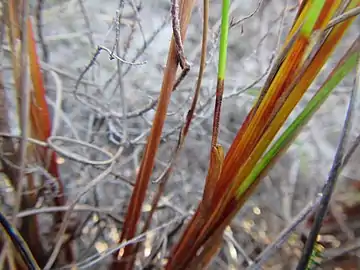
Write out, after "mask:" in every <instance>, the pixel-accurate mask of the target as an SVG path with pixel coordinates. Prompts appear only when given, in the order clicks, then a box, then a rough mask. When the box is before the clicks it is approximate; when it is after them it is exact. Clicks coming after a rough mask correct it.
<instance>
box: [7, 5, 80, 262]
mask: <svg viewBox="0 0 360 270" xmlns="http://www.w3.org/2000/svg"><path fill="white" fill-rule="evenodd" d="M26 5H28V3H27V2H26V1H12V0H9V1H8V2H7V5H6V6H5V7H4V8H5V10H6V11H7V12H6V16H5V22H6V27H7V30H8V43H9V45H10V48H11V63H12V71H13V79H14V84H15V89H16V97H17V100H18V104H17V107H18V115H19V118H20V123H21V126H20V128H21V132H22V137H23V138H27V137H29V136H31V137H33V138H36V139H38V140H41V141H46V140H47V138H48V137H49V136H50V133H51V119H50V114H49V111H48V107H47V103H46V101H45V95H46V92H45V87H44V83H43V77H42V74H41V71H40V65H39V58H38V55H37V50H36V42H35V38H34V32H33V26H32V21H31V18H30V17H29V16H24V15H22V13H21V12H20V11H21V9H20V11H19V9H18V7H19V6H20V7H26ZM23 9H24V8H23ZM19 22H23V23H19ZM20 35H22V36H20ZM22 59H26V61H23V62H21V61H22ZM27 77H29V79H30V83H28V84H24V83H21V82H22V81H24V80H25V79H26V78H27ZM26 95H28V96H29V98H28V99H26V98H25V96H26ZM2 102H4V103H5V102H6V101H5V99H4V100H3V101H2ZM27 108H28V109H29V111H28V109H27ZM3 118H4V119H6V121H8V119H9V118H8V117H3ZM23 141H24V146H25V148H26V152H25V153H26V156H25V157H21V153H20V152H19V151H18V150H16V148H15V147H14V146H13V145H12V141H11V140H6V143H5V146H6V149H4V148H3V150H7V151H6V152H10V153H11V155H10V157H9V161H10V162H11V163H13V164H16V165H17V166H20V168H22V169H20V170H19V169H18V168H15V167H13V166H11V165H9V164H8V163H7V162H5V161H4V160H2V163H3V167H4V172H5V174H6V175H7V177H8V179H9V180H10V182H11V183H12V185H13V186H14V187H15V190H16V192H18V194H20V197H19V200H18V203H17V204H18V205H19V207H20V209H18V210H25V209H28V208H33V207H34V206H35V204H36V201H37V196H38V194H37V193H36V191H35V190H36V186H35V183H34V179H33V177H32V175H31V174H27V175H25V174H24V168H25V167H26V166H27V163H26V162H38V163H39V164H41V165H42V166H44V167H45V168H46V169H47V171H48V172H49V173H50V174H51V175H52V176H53V177H54V179H57V187H58V194H56V196H54V198H55V199H54V204H55V205H56V206H62V205H65V199H64V197H63V186H62V182H61V181H60V179H59V175H58V168H57V163H56V155H55V153H53V152H51V151H50V150H48V149H44V148H43V147H40V146H34V145H32V144H28V143H27V142H26V139H25V140H24V139H23ZM3 147H4V146H3ZM21 160H23V164H24V166H23V167H21V165H18V164H21ZM21 172H23V173H21ZM22 175H23V176H25V178H24V177H23V176H22ZM23 178H24V179H25V180H26V181H27V185H26V186H27V190H26V192H25V194H23V192H21V189H22V186H23V185H22V184H21V183H20V182H21V181H22V180H21V179H23ZM43 181H46V179H45V178H44V179H43ZM20 184H21V187H20V188H18V185H20ZM17 212H18V211H15V212H14V215H15V216H16V213H17ZM13 219H14V218H13ZM15 219H16V218H15ZM15 219H14V220H15ZM61 219H62V214H61V213H55V214H54V222H55V224H56V223H58V222H60V221H61ZM20 233H21V234H22V236H23V238H24V239H25V240H26V242H27V244H28V246H29V248H30V250H31V251H32V252H33V253H34V257H35V259H36V260H37V262H38V263H39V265H40V266H42V265H45V263H46V261H47V255H46V252H45V251H44V248H43V246H42V243H41V240H40V232H39V224H38V221H37V217H36V215H34V216H29V217H26V218H23V220H22V225H21V228H20ZM64 252H65V255H66V256H65V258H66V259H65V261H64V263H67V262H71V261H72V260H73V253H72V248H71V246H70V243H69V244H68V245H66V246H65V248H64Z"/></svg>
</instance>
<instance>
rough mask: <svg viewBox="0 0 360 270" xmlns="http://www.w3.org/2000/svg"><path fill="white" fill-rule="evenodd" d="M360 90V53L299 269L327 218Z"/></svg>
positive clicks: (304, 265) (304, 263)
mask: <svg viewBox="0 0 360 270" xmlns="http://www.w3.org/2000/svg"><path fill="white" fill-rule="evenodd" d="M359 90H360V55H359V56H358V65H357V72H356V76H355V83H354V87H353V90H352V93H351V97H350V101H349V105H348V110H347V112H346V118H345V122H344V127H343V129H342V132H341V136H340V142H339V145H338V147H337V150H336V153H335V157H334V161H333V165H332V167H331V170H330V173H329V177H328V180H327V181H326V183H325V186H324V188H323V191H322V194H323V197H322V199H321V202H320V206H319V209H318V211H317V212H316V215H315V220H314V223H313V225H312V228H311V231H310V233H309V236H308V238H307V241H306V243H305V247H304V251H303V254H302V256H301V258H300V260H299V263H298V265H297V268H296V269H297V270H302V269H305V268H306V267H307V265H308V263H309V260H310V257H311V254H312V251H313V248H314V245H315V243H316V239H317V236H318V234H319V231H320V228H321V225H322V222H323V220H324V218H325V215H326V213H327V210H328V205H329V203H330V199H331V196H332V194H333V191H334V189H335V185H336V182H337V179H338V175H339V172H340V170H341V168H342V162H343V158H344V152H345V147H346V144H347V142H348V137H349V132H350V129H351V124H352V120H353V119H352V115H353V111H354V108H355V102H356V96H357V92H358V91H359Z"/></svg>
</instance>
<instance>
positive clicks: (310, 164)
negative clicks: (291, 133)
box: [7, 0, 360, 269]
mask: <svg viewBox="0 0 360 270" xmlns="http://www.w3.org/2000/svg"><path fill="white" fill-rule="evenodd" d="M32 2H36V1H32ZM118 2H119V1H114V0H112V1H109V0H102V1H99V0H86V1H82V2H80V0H69V1H50V0H48V1H45V6H44V10H43V35H44V42H45V44H46V45H47V50H48V52H49V60H48V62H47V63H43V67H44V70H46V71H50V70H52V71H53V72H54V73H55V75H51V74H50V73H49V72H47V73H46V76H47V89H48V100H49V104H50V107H51V108H54V104H55V103H56V97H57V95H58V94H59V89H61V90H62V98H61V99H62V104H61V111H56V110H53V115H56V114H57V115H59V117H60V123H59V125H60V126H59V128H58V129H57V131H56V135H58V136H65V137H69V138H73V139H76V140H81V141H85V142H88V143H90V144H93V145H96V146H98V147H100V148H102V149H104V150H105V151H108V152H110V153H112V154H115V153H116V151H117V150H118V148H119V147H120V146H124V147H125V149H124V151H123V153H122V155H121V156H120V158H119V159H118V161H117V162H116V164H115V166H114V168H113V170H112V173H110V174H108V175H107V176H106V177H105V178H104V179H103V180H102V181H101V182H100V183H99V184H98V185H96V187H95V188H94V189H92V190H91V191H89V192H88V193H87V194H86V195H85V196H83V197H82V198H81V200H80V202H79V204H80V206H78V208H80V209H81V208H84V207H85V206H86V205H90V206H93V207H96V208H98V212H90V211H79V212H76V215H77V217H78V218H79V219H80V220H81V221H82V229H80V231H81V236H80V237H79V240H78V241H77V247H78V252H79V254H80V259H81V260H83V259H86V258H87V257H89V256H91V255H94V254H97V253H98V252H102V251H104V250H105V249H107V248H109V247H110V246H112V245H113V244H115V242H116V240H117V238H118V233H119V228H121V219H122V218H123V216H124V213H125V210H126V204H127V202H128V199H129V197H130V194H131V190H132V186H131V183H133V182H134V180H135V175H136V170H137V168H138V167H139V164H140V161H141V154H142V151H143V147H144V144H145V142H146V138H147V135H148V134H149V130H150V127H151V121H152V117H153V115H154V109H155V108H156V107H154V108H153V109H151V108H150V107H149V104H151V103H152V102H153V101H154V100H156V98H157V97H158V94H159V90H160V86H161V79H162V72H163V69H164V64H165V62H166V56H167V50H168V45H169V41H170V37H171V25H170V20H169V8H170V0H167V1H165V0H152V1H146V0H145V1H141V5H140V1H135V0H129V1H125V6H124V9H123V11H121V12H122V20H121V22H122V23H121V25H120V37H119V44H120V55H121V56H122V57H123V58H125V59H126V60H127V61H131V62H132V61H134V62H142V61H146V64H144V65H137V66H129V65H127V64H121V65H120V66H121V71H120V72H121V73H122V74H121V79H120V80H119V77H118V72H119V71H118V70H117V63H116V60H112V61H111V60H109V55H108V54H107V53H106V52H105V51H102V52H101V54H100V55H99V57H98V58H97V59H96V63H95V64H94V65H93V66H92V67H91V68H90V69H89V71H88V72H87V73H86V74H85V75H84V77H83V79H82V81H80V84H79V87H78V89H77V93H79V94H81V97H83V98H84V97H87V98H84V99H83V101H80V100H78V99H77V98H76V96H75V95H74V93H75V87H74V86H75V84H76V81H77V80H78V78H79V76H80V74H81V73H82V72H83V71H84V69H85V67H86V66H87V65H88V64H89V62H90V60H91V59H92V57H93V55H94V52H95V50H96V46H98V45H103V46H106V47H107V48H109V49H111V48H112V46H113V45H114V43H115V27H113V28H112V29H110V28H111V26H112V25H113V19H114V16H115V15H116V12H117V10H118V7H119V3H118ZM210 2H211V4H210V6H211V20H210V25H211V29H210V32H209V37H210V41H209V46H208V48H209V53H208V58H207V61H208V64H207V68H206V73H205V78H204V80H203V85H202V91H201V97H200V101H199V104H198V106H197V108H198V111H197V113H196V118H195V119H194V121H193V124H192V128H191V131H190V133H189V136H188V138H187V140H186V144H185V149H184V150H183V151H182V154H181V157H180V158H179V160H178V162H177V165H176V170H175V171H174V172H173V175H172V176H171V179H170V181H169V184H168V186H167V190H166V193H165V196H164V197H163V199H162V200H161V203H160V208H159V210H158V211H157V212H156V214H155V216H154V220H153V224H152V227H154V228H155V227H157V226H160V225H162V224H164V223H166V222H169V221H170V220H172V219H174V218H176V217H178V216H180V215H184V214H189V213H192V211H193V210H194V209H195V207H196V205H197V202H198V201H199V199H200V198H201V193H202V187H203V183H204V179H205V174H206V171H207V166H208V155H209V145H210V139H211V124H212V110H213V101H214V99H213V97H214V94H215V86H216V63H217V44H218V43H217V39H216V38H217V30H218V26H219V23H220V8H221V1H219V0H217V1H210ZM296 2H297V1H286V0H273V1H270V0H264V1H242V0H234V1H232V9H231V10H232V13H231V16H232V17H233V18H234V20H235V21H236V20H241V19H242V18H245V17H247V16H248V15H249V14H252V13H253V12H254V11H256V13H255V14H254V15H252V16H251V17H250V18H248V19H246V20H243V21H242V22H241V23H239V24H238V25H237V26H234V27H232V28H231V31H230V40H229V57H228V68H227V79H226V83H225V100H224V103H223V112H222V122H221V131H220V138H219V141H220V143H221V144H222V145H223V146H224V147H225V148H226V149H227V148H228V147H229V145H230V143H231V141H232V139H233V138H234V136H235V134H236V131H237V130H238V128H239V127H240V125H241V123H242V121H243V119H244V117H245V115H246V112H247V111H248V110H249V109H250V108H251V105H252V103H253V101H254V100H255V98H256V94H257V93H258V91H259V88H260V87H261V85H262V83H263V82H264V77H265V75H266V72H267V71H268V70H269V66H270V65H271V61H272V59H273V56H274V54H276V52H278V49H279V46H280V45H281V43H282V41H283V38H284V37H285V35H286V31H287V29H288V28H289V26H290V25H291V21H292V18H293V16H294V14H295V13H294V11H292V12H291V11H289V9H290V8H291V7H293V6H294V5H295V4H296ZM132 5H133V6H132ZM33 6H34V7H35V5H33ZM134 6H138V7H139V6H141V9H139V10H137V11H136V12H135V11H134ZM201 19H202V1H200V0H199V1H198V3H197V6H196V8H195V10H194V13H193V17H192V20H191V25H190V27H189V30H188V35H187V39H186V41H185V52H186V56H187V57H188V60H189V61H190V62H191V63H192V69H191V71H190V74H189V75H188V77H187V78H186V79H185V80H184V82H183V83H182V84H181V85H180V87H179V89H178V90H177V91H176V92H175V93H174V94H173V96H172V99H171V104H170V107H169V113H168V117H167V120H166V123H165V127H164V132H163V140H162V143H161V146H160V149H159V152H158V154H157V162H156V166H155V169H154V173H153V180H156V179H157V177H158V176H159V175H161V173H162V172H163V170H164V169H165V168H166V166H167V164H168V162H169V160H170V156H171V153H172V151H173V150H174V148H175V146H176V141H177V137H178V132H179V128H180V126H181V124H182V123H183V121H184V119H185V115H186V113H187V110H188V108H189V106H190V102H191V96H192V94H193V91H194V85H195V80H196V75H197V71H198V64H199V55H200V45H201V44H200V42H201ZM356 26H359V23H358V22H357V24H356V25H355V27H353V28H352V29H351V31H350V32H349V34H348V36H347V38H346V39H345V42H344V43H343V44H342V47H341V48H339V50H337V53H335V55H336V56H338V55H341V53H342V52H343V50H344V48H346V47H347V46H348V45H349V44H350V42H351V41H352V40H353V37H354V35H356ZM132 28H133V29H134V32H132V30H131V29H132ZM109 29H110V31H109ZM156 31H158V33H157V35H156V36H155V37H154V38H153V40H151V41H150V42H149V39H150V38H151V36H153V35H154V32H156ZM129 36H130V38H129ZM127 43H128V44H129V45H126V44H127ZM144 44H146V48H145V50H143V49H142V47H143V46H144ZM39 50H40V52H41V46H40V45H39ZM137 55H139V56H138V57H136V56H137ZM330 67H331V64H329V65H328V66H327V67H326V68H325V70H329V68H330ZM128 69H129V70H128ZM111 77H113V80H111V81H109V79H110V78H111ZM54 78H55V79H56V80H57V83H56V80H54ZM324 78H325V77H324V76H320V78H319V80H318V83H320V82H321V80H323V79H324ZM59 83H60V84H61V85H59ZM119 84H120V86H119ZM352 84H353V77H348V78H347V79H346V80H345V81H343V82H342V83H341V84H340V86H339V87H338V89H337V91H336V92H335V93H334V94H333V95H332V96H331V97H330V98H329V100H328V101H327V102H326V104H325V105H324V107H323V108H322V109H321V110H320V111H319V112H318V113H317V114H316V116H315V118H314V119H313V120H312V121H311V122H310V123H309V125H308V126H307V127H306V128H305V129H304V131H303V132H302V133H301V134H300V136H299V137H298V138H297V139H296V141H295V143H294V144H293V146H291V148H290V149H289V150H288V152H287V153H286V155H285V156H284V157H283V158H282V159H281V160H280V162H279V163H278V165H276V166H275V167H274V169H273V170H272V171H271V172H270V174H269V176H268V177H266V178H265V179H264V181H263V183H262V184H261V185H260V187H259V188H258V190H257V192H256V194H255V195H254V196H253V197H252V199H251V200H250V201H249V202H248V203H247V204H246V206H245V207H244V208H243V210H242V211H241V212H240V213H239V215H238V216H237V217H236V219H235V220H234V222H233V225H232V226H231V228H229V230H228V231H227V233H226V237H225V239H224V241H225V244H224V248H223V252H222V253H221V255H219V256H218V258H216V260H215V261H214V264H213V267H214V269H237V268H239V267H240V268H241V265H242V263H243V261H244V260H245V258H244V256H243V255H241V253H242V252H244V253H245V254H246V255H247V256H250V257H252V258H253V257H254V255H256V254H257V253H258V252H259V250H261V249H263V248H264V247H265V246H266V245H267V244H269V243H270V242H271V241H273V240H274V239H275V238H276V236H277V235H278V233H279V232H280V231H281V230H282V229H283V228H284V227H285V226H286V225H287V224H289V223H290V222H291V220H292V218H293V217H294V216H295V215H296V214H297V213H298V212H299V211H300V210H301V209H302V208H303V207H304V206H305V205H306V204H307V203H308V202H309V201H310V200H311V199H312V198H314V196H315V194H316V193H317V192H318V191H319V189H318V188H319V187H320V186H321V184H322V183H323V182H324V180H325V179H326V177H327V173H328V170H329V168H330V166H331V161H332V158H333V156H334V153H335V147H336V144H337V138H338V135H339V131H340V130H341V127H342V122H343V120H344V113H345V109H346V105H347V101H348V97H349V95H348V93H349V91H350V89H351V87H352ZM317 85H318V84H317ZM7 89H8V90H9V94H10V96H11V85H9V86H8V88H7ZM312 89H314V90H315V89H316V87H315V85H314V86H313V88H312ZM312 93H313V92H311V91H310V92H309V93H308V94H306V95H305V97H304V99H309V97H311V94H312ZM84 100H85V101H86V102H84ZM146 108H147V109H146ZM299 110H300V108H299V109H298V110H296V112H295V113H294V114H293V115H292V116H291V117H295V115H296V113H297V112H299ZM140 112H142V113H140ZM124 115H126V116H127V117H123V116H124ZM129 116H130V117H129ZM358 131H359V126H358V125H357V126H354V127H353V131H352V134H353V135H354V136H355V135H357V134H358ZM14 132H15V133H16V132H17V128H16V124H15V125H14ZM61 147H62V148H63V149H65V150H67V151H70V152H73V151H76V152H77V153H81V155H82V156H84V157H86V158H88V159H91V160H94V159H95V160H102V159H104V158H107V157H106V156H105V157H104V155H102V154H100V153H99V151H90V150H89V148H81V147H79V146H78V144H76V143H72V144H62V145H61ZM357 156H358V155H357ZM63 158H64V159H63V160H62V162H63V163H62V164H61V165H60V168H61V176H62V179H63V181H64V183H65V187H66V195H67V197H68V198H69V199H70V201H71V200H72V199H73V198H74V197H75V195H76V194H78V193H79V192H80V191H82V190H83V189H84V187H85V186H86V185H87V184H88V183H89V182H90V181H91V180H92V179H94V178H95V177H96V176H97V175H99V174H100V173H101V172H102V171H104V166H93V165H89V164H82V163H79V162H77V161H74V160H71V159H68V158H67V157H66V156H64V157H63ZM353 160H354V164H355V166H353V165H350V166H348V167H347V168H346V170H345V171H344V174H346V176H349V177H355V178H359V177H360V174H359V171H358V170H359V168H358V166H356V160H358V159H357V158H356V156H355V157H354V158H353ZM344 179H345V178H344ZM344 179H342V180H341V181H345V180H344ZM129 183H130V184H129ZM156 186H157V184H156V183H151V184H150V187H149V190H150V191H149V193H148V200H147V203H149V202H150V201H151V198H152V196H153V191H154V190H155V188H156ZM147 203H146V204H145V205H144V209H143V212H144V216H145V214H146V212H147V211H148V210H149V205H148V204H147ZM85 208H86V207H85ZM50 210H51V209H50ZM106 211H107V212H109V213H111V214H112V215H114V216H115V217H118V219H120V220H115V219H113V218H109V216H108V215H106V214H105V212H106ZM44 222H45V221H44ZM173 228H174V225H170V226H168V227H166V228H165V229H162V230H160V231H157V232H156V233H154V234H153V235H149V236H148V237H147V238H146V241H145V245H144V247H145V249H144V250H143V251H142V256H140V260H139V264H138V265H137V266H138V267H139V268H141V267H142V266H143V265H144V264H146V262H147V258H148V257H147V256H149V254H151V252H152V251H153V250H154V249H156V248H157V247H158V246H159V245H160V244H161V243H162V244H163V249H164V251H162V252H160V253H159V254H160V259H161V258H162V257H163V256H165V255H166V250H169V246H170V244H171V243H167V242H166V241H165V240H164V239H165V238H166V237H167V234H168V233H169V232H170V231H171V230H172V229H173ZM164 241H165V242H164ZM172 241H173V240H172ZM241 250H243V251H241ZM294 250H295V249H294V248H293V249H292V250H289V249H284V250H283V253H282V255H281V254H280V255H281V257H279V256H277V257H275V259H274V260H273V262H272V265H273V266H274V267H275V266H276V265H278V268H276V267H275V268H273V269H290V268H291V263H293V260H294V259H296V256H298V254H297V253H296V252H294ZM284 256H286V262H285V260H284ZM160 259H159V260H160ZM106 262H107V260H106V259H104V260H101V261H100V262H99V263H98V264H97V265H95V266H93V267H94V269H95V267H99V266H104V265H106ZM140 262H141V264H143V265H141V264H140ZM287 263H289V264H287Z"/></svg>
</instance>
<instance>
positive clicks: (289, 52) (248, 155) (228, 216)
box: [167, 0, 359, 269]
mask: <svg viewBox="0 0 360 270" xmlns="http://www.w3.org/2000/svg"><path fill="white" fill-rule="evenodd" d="M223 5H224V6H225V5H226V1H223ZM358 5H359V1H349V2H347V5H346V6H344V3H343V2H342V1H337V0H334V1H330V0H329V1H324V0H319V1H304V2H303V4H302V6H301V10H300V12H299V13H298V15H297V18H296V20H295V22H294V24H293V27H292V29H291V31H290V33H289V35H288V38H287V40H286V42H285V44H284V47H283V50H286V51H285V53H284V54H283V56H282V57H280V58H279V60H278V61H279V62H278V63H277V64H276V65H274V68H275V70H274V69H273V70H272V71H271V72H270V76H271V77H270V79H269V80H268V81H267V83H266V84H265V87H264V88H263V89H262V93H261V94H260V97H259V99H258V101H257V102H256V104H255V105H254V107H253V109H252V110H251V111H250V113H249V114H248V116H247V118H246V120H245V122H244V124H243V125H242V127H241V128H240V130H239V132H238V134H237V136H236V138H235V140H234V142H233V143H232V145H231V147H230V149H229V151H228V153H227V154H226V157H225V160H224V162H223V164H222V166H213V165H214V164H213V163H212V162H210V164H211V166H213V167H212V168H209V175H208V177H207V179H206V181H211V182H212V183H211V185H212V184H213V181H214V179H216V184H215V188H214V190H215V191H216V192H215V193H214V195H213V197H212V198H211V208H210V211H206V212H204V211H202V210H201V205H202V204H200V206H199V207H198V208H197V211H196V213H195V215H194V216H193V218H192V220H191V221H190V223H189V224H188V226H187V228H186V230H185V232H184V234H183V236H182V238H181V239H180V241H179V244H178V245H177V246H176V248H175V249H174V250H173V252H172V254H171V256H170V259H169V263H168V265H167V269H173V268H180V269H185V268H187V267H192V268H194V269H195V268H197V267H204V266H206V265H207V264H208V263H209V261H210V259H211V258H212V257H213V255H214V254H215V253H216V251H217V250H218V247H219V245H220V243H221V242H220V240H219V239H221V237H222V234H223V231H224V230H225V228H226V226H228V225H229V223H230V222H231V220H232V218H233V217H234V216H235V215H236V213H237V212H238V210H239V209H240V208H241V207H242V205H243V204H244V203H245V202H246V199H247V198H248V197H249V196H250V195H251V194H252V192H253V191H254V189H255V187H256V186H257V184H258V183H259V180H260V179H261V177H262V176H264V174H265V173H266V171H267V170H268V169H269V168H270V167H271V165H273V164H274V162H275V161H276V159H277V158H278V157H279V155H280V154H281V153H283V152H284V151H285V150H286V147H287V146H288V144H289V143H290V142H291V139H290V138H291V137H292V136H295V135H296V134H297V133H298V132H299V128H300V127H302V126H303V125H304V124H305V123H306V121H307V120H308V119H309V117H310V116H311V115H312V114H313V113H314V111H315V110H316V109H317V108H318V106H319V105H320V104H321V103H322V102H323V101H324V100H325V99H326V97H327V95H328V94H329V92H327V91H331V90H332V89H333V88H334V87H335V86H336V85H337V84H338V83H339V81H341V79H342V78H343V77H344V76H345V75H346V74H348V73H349V72H350V71H351V70H352V69H353V68H354V61H353V54H354V53H357V52H358V49H359V48H358V45H356V44H357V42H355V44H354V46H353V47H352V48H351V49H350V50H349V52H348V54H347V55H346V56H345V58H344V59H343V61H342V62H340V63H339V66H338V68H337V69H335V70H334V71H333V73H332V74H331V75H330V77H329V78H328V80H327V82H326V83H325V85H324V86H323V87H322V88H321V89H320V90H319V92H318V93H317V95H316V96H315V97H314V99H313V100H312V101H311V102H310V103H309V104H308V107H306V109H305V110H304V113H305V116H306V117H305V116H304V115H302V117H301V118H298V121H299V122H294V123H296V124H295V126H294V125H292V126H290V127H289V128H288V129H287V132H288V133H284V136H285V135H286V137H285V138H284V137H282V141H280V142H279V144H275V145H276V146H277V147H279V148H276V149H277V150H276V151H275V152H273V151H274V149H273V148H272V151H269V152H267V154H266V155H265V156H264V157H263V159H262V156H263V155H264V153H265V152H266V150H267V149H268V147H269V146H270V144H271V142H272V141H273V139H274V138H275V136H276V134H277V133H278V131H279V130H280V128H281V127H282V126H283V125H284V123H285V121H286V120H287V117H288V116H289V115H290V113H291V112H292V111H293V109H294V107H295V106H296V105H297V103H298V102H299V101H300V99H301V98H302V96H303V94H304V93H305V92H306V90H307V89H308V88H309V86H310V85H311V83H312V82H313V81H314V79H315V78H316V76H317V74H318V73H319V72H320V71H321V69H322V67H323V66H324V64H325V63H326V62H327V60H328V59H329V57H330V55H331V53H332V51H333V50H334V49H335V47H336V45H337V44H339V42H340V41H341V38H342V37H343V35H344V34H345V32H346V30H347V29H348V28H349V26H350V25H351V23H352V22H353V20H354V18H348V19H347V20H345V21H343V22H342V23H339V24H337V25H335V26H334V27H333V28H329V27H328V24H329V22H330V20H331V18H333V17H334V16H336V15H339V13H340V14H341V13H342V12H346V11H348V10H351V9H353V8H355V7H357V6H358ZM219 65H221V62H219ZM324 93H327V94H324ZM216 104H217V103H216ZM314 104H316V105H314ZM216 106H217V105H216ZM309 108H311V109H309ZM218 111H219V109H218V108H217V107H215V115H216V114H217V113H218ZM216 121H217V120H216V117H214V131H213V132H214V136H215V137H216V136H217V134H216V133H217V130H216ZM214 143H216V139H215V140H213V146H214ZM212 151H213V150H212ZM213 156H215V155H211V157H213ZM264 158H265V159H264ZM218 162H221V159H219V161H218ZM264 162H265V163H264ZM257 164H259V165H257ZM256 166H258V167H256ZM216 167H218V168H220V169H218V170H220V172H219V171H218V170H214V168H216ZM210 174H212V175H210ZM208 184H209V183H208V182H207V183H206V185H205V191H206V188H207V185H208ZM205 191H204V197H203V200H204V199H205V198H206V197H207V196H208V195H207V193H208V192H207V191H206V192H205Z"/></svg>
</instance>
